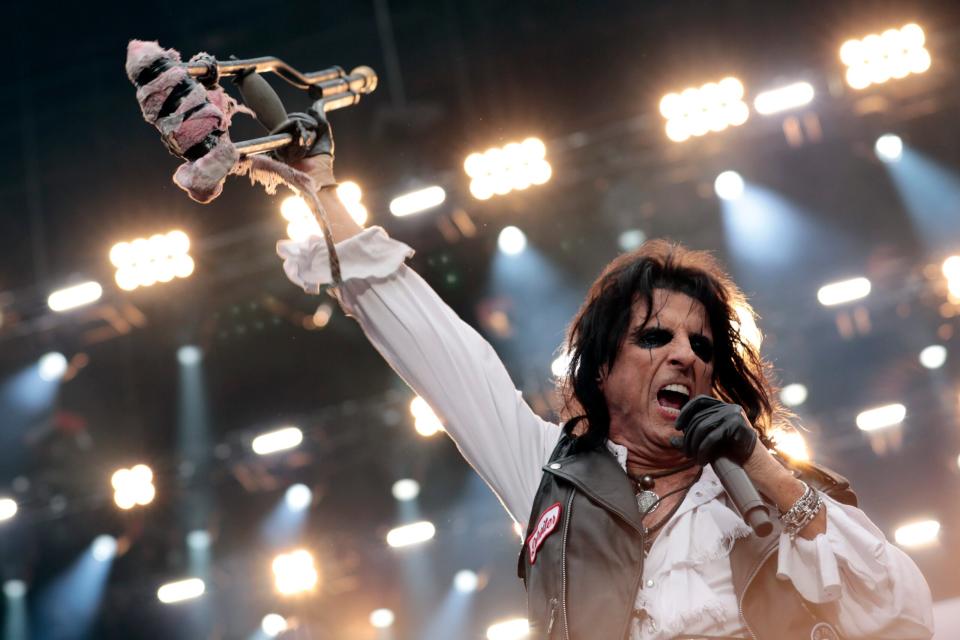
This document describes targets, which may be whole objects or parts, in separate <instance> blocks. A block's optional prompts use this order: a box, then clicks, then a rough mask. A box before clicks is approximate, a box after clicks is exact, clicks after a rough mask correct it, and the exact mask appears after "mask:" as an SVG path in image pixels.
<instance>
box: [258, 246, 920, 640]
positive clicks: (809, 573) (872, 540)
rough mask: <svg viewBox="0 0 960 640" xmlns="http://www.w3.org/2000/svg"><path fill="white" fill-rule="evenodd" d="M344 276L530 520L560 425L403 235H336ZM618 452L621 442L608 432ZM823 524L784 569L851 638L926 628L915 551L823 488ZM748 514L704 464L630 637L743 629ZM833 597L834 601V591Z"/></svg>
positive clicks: (401, 363) (393, 350)
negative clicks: (440, 288)
mask: <svg viewBox="0 0 960 640" xmlns="http://www.w3.org/2000/svg"><path fill="white" fill-rule="evenodd" d="M277 252H278V254H279V255H280V256H281V257H282V258H284V265H283V266H284V270H285V272H286V274H287V277H288V278H289V279H290V280H291V281H293V282H294V283H296V284H297V285H299V286H301V287H302V288H303V289H304V290H305V291H307V292H308V293H318V292H319V289H320V287H321V286H323V285H326V284H328V283H330V281H331V278H330V267H329V263H328V258H327V250H326V246H325V244H324V242H323V240H322V239H321V238H318V237H313V238H311V239H309V240H307V241H305V242H302V243H297V242H294V241H288V240H285V241H281V242H280V243H278V245H277ZM337 252H338V254H339V257H340V265H341V272H342V277H343V280H344V282H343V283H342V284H341V285H340V286H339V287H338V289H337V291H336V295H337V297H338V298H339V300H340V303H341V305H342V307H343V309H344V311H346V312H347V313H348V314H349V315H351V316H353V317H354V318H355V319H356V320H357V321H358V322H359V323H360V326H361V327H362V328H363V331H364V332H365V333H366V335H367V337H368V338H369V340H370V342H371V343H372V344H373V345H374V347H375V348H376V349H377V350H378V351H379V352H380V353H381V354H382V355H383V357H384V358H385V359H386V360H387V362H388V363H390V366H392V367H393V369H394V370H395V371H396V372H397V373H398V374H399V375H400V376H401V377H402V378H403V379H404V380H405V381H406V382H407V384H409V385H410V386H411V387H412V388H413V390H414V391H416V392H417V393H418V394H419V395H420V396H421V397H423V398H424V399H425V400H426V401H427V403H428V404H429V405H430V406H431V407H432V408H433V410H434V411H435V412H436V413H437V415H438V416H439V417H440V418H441V420H442V421H443V423H444V425H445V428H446V431H447V433H449V435H450V437H451V438H452V439H453V441H454V442H455V443H456V444H457V447H458V448H459V449H460V451H461V453H462V454H463V456H464V458H466V460H467V462H469V463H470V464H471V465H472V466H473V468H474V469H476V471H477V473H479V474H480V476H481V477H482V478H483V479H484V480H485V481H486V482H487V484H488V485H489V486H490V488H491V489H493V491H494V493H495V494H496V495H497V497H498V498H499V499H500V501H501V502H502V503H503V505H504V506H505V507H506V509H507V511H508V512H509V513H510V515H511V516H512V517H513V519H514V520H515V521H517V522H520V523H525V522H526V521H527V518H528V516H529V511H530V508H531V505H532V503H533V498H534V494H535V492H536V490H537V487H538V486H539V483H540V478H541V474H542V471H541V467H542V466H543V464H544V463H546V461H547V460H548V458H549V455H550V452H551V451H552V450H553V447H554V445H555V444H556V443H557V440H558V439H559V437H560V428H559V427H558V426H557V425H555V424H552V423H550V422H547V421H545V420H543V419H542V418H540V417H539V416H537V415H536V414H535V413H534V412H533V410H532V409H531V408H530V407H529V406H528V405H527V403H526V402H524V400H523V398H522V396H521V394H520V392H519V391H517V389H516V387H515V386H514V384H513V382H512V381H511V379H510V376H509V374H508V373H507V371H506V369H505V368H504V366H503V364H502V363H501V362H500V359H499V358H498V357H497V354H496V353H495V352H494V351H493V348H492V347H491V346H490V344H489V343H487V341H486V340H484V339H483V338H482V337H481V336H480V335H479V334H478V333H477V332H476V331H475V330H474V329H473V328H472V327H470V326H469V325H467V324H466V323H465V322H463V321H462V320H461V319H460V318H459V317H458V316H457V315H456V314H455V313H454V312H453V310H451V309H450V308H449V307H448V306H447V305H446V304H445V303H444V302H443V301H442V300H441V299H440V297H439V296H438V295H437V294H436V292H434V291H433V290H432V289H431V288H430V286H429V285H427V283H426V282H424V280H423V279H422V278H420V276H419V275H417V274H416V273H415V272H414V271H413V270H412V269H410V268H408V267H407V266H406V265H405V264H404V261H405V260H406V258H408V257H409V256H411V255H413V250H412V249H411V248H410V247H408V246H407V245H405V244H403V243H401V242H398V241H395V240H392V239H391V238H389V237H388V236H387V234H386V232H384V230H383V229H381V228H379V227H371V228H369V229H365V230H364V231H363V232H361V233H360V234H358V235H357V236H354V237H353V238H349V239H347V240H345V241H343V242H341V243H339V244H337ZM608 446H609V448H610V450H611V451H612V452H613V453H614V455H615V456H616V457H617V459H618V461H619V462H620V464H621V466H623V467H624V468H625V465H626V449H625V448H624V447H621V446H620V445H617V444H615V443H609V445H608ZM823 498H824V500H825V502H826V505H827V530H826V533H824V534H822V535H818V536H817V537H816V538H814V539H813V540H805V539H803V538H800V537H797V538H796V539H795V540H792V541H791V540H790V538H789V536H786V535H783V536H782V537H781V539H780V546H779V557H778V577H779V578H781V579H783V580H790V581H791V582H792V583H793V586H794V588H796V590H797V591H798V592H799V593H800V595H801V596H803V598H805V599H806V600H807V601H809V602H811V603H814V604H818V605H819V604H823V605H826V606H824V607H822V608H821V610H822V611H823V612H825V615H826V617H827V618H828V619H830V621H831V622H833V623H834V624H835V625H836V626H837V628H838V630H839V631H840V633H841V634H842V635H844V636H845V637H847V638H851V639H852V638H887V639H890V640H897V639H901V638H903V639H906V638H928V637H930V636H931V635H932V633H933V613H932V605H931V598H930V590H929V587H928V586H927V583H926V581H925V580H924V579H923V576H922V575H921V574H920V571H919V570H918V569H917V567H916V565H915V564H914V563H913V562H912V561H911V560H910V558H909V557H908V556H907V555H906V554H905V553H904V552H903V551H901V550H900V549H899V548H897V547H895V546H893V545H891V544H890V543H888V542H887V541H886V539H885V538H884V536H883V533H882V532H881V531H880V530H879V529H877V527H876V526H875V525H874V524H873V523H872V522H870V520H869V519H868V518H867V517H866V515H864V513H863V512H862V511H861V510H859V509H857V508H855V507H851V506H848V505H843V504H840V503H838V502H835V501H833V500H831V499H830V498H829V497H827V496H823ZM747 534H748V528H747V525H746V524H745V523H744V522H743V520H742V519H741V518H740V516H739V515H738V514H737V513H736V512H735V511H733V510H732V509H731V508H729V507H728V506H727V504H726V499H725V494H724V493H723V490H722V488H721V487H720V485H719V482H718V481H717V478H716V476H715V475H714V474H713V472H712V470H710V469H709V468H706V469H704V473H703V475H702V476H701V478H700V480H699V481H698V482H697V483H696V484H695V485H694V486H693V487H692V488H691V490H690V492H689V493H688V494H687V496H686V497H685V498H684V501H683V503H682V504H681V506H680V508H679V509H678V510H677V512H676V513H675V514H674V515H673V517H672V518H671V520H670V522H668V523H667V524H666V525H665V526H664V529H663V531H662V532H661V534H660V535H659V536H658V537H657V539H656V540H655V541H654V544H653V547H652V548H651V550H650V554H649V556H648V558H647V561H646V563H645V566H644V575H643V583H642V586H641V589H640V591H639V592H638V593H637V606H638V608H641V609H643V610H644V611H645V612H646V616H645V618H644V621H643V622H642V623H640V622H639V621H638V622H636V623H635V624H634V628H633V631H632V633H631V637H632V639H633V640H640V639H643V640H661V639H663V640H666V639H667V638H671V637H673V636H675V635H677V634H680V633H684V634H692V635H693V634H708V635H732V636H744V637H747V636H748V635H749V634H748V633H747V630H746V629H745V627H744V626H743V622H742V621H741V619H740V616H739V609H738V606H737V602H736V598H735V596H734V591H733V581H732V573H731V569H730V561H729V553H730V549H731V548H732V546H733V543H734V542H735V541H736V539H737V538H739V537H742V536H744V535H747ZM828 603H832V604H828Z"/></svg>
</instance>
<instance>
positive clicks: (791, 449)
mask: <svg viewBox="0 0 960 640" xmlns="http://www.w3.org/2000/svg"><path fill="white" fill-rule="evenodd" d="M772 435H773V441H774V443H775V444H776V449H777V451H779V452H780V453H782V454H783V455H785V456H786V457H788V458H790V459H791V460H800V461H803V462H806V461H808V460H810V448H809V447H808V446H807V441H806V439H805V438H804V437H803V434H802V433H800V432H799V431H797V430H795V429H789V430H788V429H778V430H776V431H775V432H774V433H773V434H772Z"/></svg>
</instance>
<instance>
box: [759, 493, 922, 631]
mask: <svg viewBox="0 0 960 640" xmlns="http://www.w3.org/2000/svg"><path fill="white" fill-rule="evenodd" d="M821 497H822V498H823V500H824V503H825V507H826V511H827V530H826V532H825V533H823V534H820V535H818V536H816V537H815V538H813V539H812V540H806V539H804V538H801V537H800V536H797V537H796V539H794V540H792V541H791V540H790V537H789V536H788V535H786V534H783V535H781V538H780V550H779V557H778V562H779V564H778V569H777V575H778V577H779V578H781V579H784V580H786V579H789V580H791V581H792V582H793V585H794V587H795V588H796V589H797V591H798V592H799V593H800V595H801V596H803V598H804V599H806V600H807V601H809V602H812V603H814V604H818V605H824V606H822V607H820V610H821V611H822V612H823V613H824V614H826V615H827V616H828V617H831V618H834V619H833V620H832V622H833V623H834V624H835V625H836V626H837V628H838V630H839V631H840V633H841V634H842V635H843V636H844V637H845V638H871V639H872V638H884V639H887V640H899V639H901V638H902V639H907V638H911V639H913V638H930V637H931V636H932V635H933V605H932V600H931V596H930V588H929V587H928V586H927V583H926V580H924V578H923V575H922V574H921V573H920V570H919V569H918V568H917V566H916V564H914V562H913V561H912V560H911V559H910V558H909V557H908V556H907V554H906V553H904V552H903V551H902V550H900V549H899V548H898V547H896V546H894V545H892V544H890V543H889V542H887V540H886V539H885V538H884V535H883V533H882V532H881V531H880V530H879V529H878V528H877V527H876V525H874V524H873V523H872V522H871V521H870V519H869V518H867V516H866V514H864V513H863V511H861V510H860V509H858V508H856V507H852V506H849V505H845V504H841V503H839V502H837V501H835V500H833V499H831V498H830V497H828V496H826V495H825V494H821Z"/></svg>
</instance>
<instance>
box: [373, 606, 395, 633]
mask: <svg viewBox="0 0 960 640" xmlns="http://www.w3.org/2000/svg"><path fill="white" fill-rule="evenodd" d="M395 618H396V617H395V616H394V615H393V611H391V610H390V609H376V610H375V611H373V612H371V613H370V624H371V625H373V626H374V627H376V628H377V629H387V628H389V627H392V626H393V621H394V620H395Z"/></svg>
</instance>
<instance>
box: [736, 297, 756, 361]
mask: <svg viewBox="0 0 960 640" xmlns="http://www.w3.org/2000/svg"><path fill="white" fill-rule="evenodd" d="M734 311H735V312H736V314H737V321H736V329H737V333H738V334H740V340H741V341H742V342H743V343H744V344H745V345H747V346H749V347H750V348H752V349H753V350H755V351H760V345H762V344H763V333H762V332H761V331H760V327H758V326H757V319H756V317H755V316H754V313H753V311H752V310H751V309H750V307H748V306H747V305H744V304H738V305H736V306H735V307H734Z"/></svg>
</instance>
